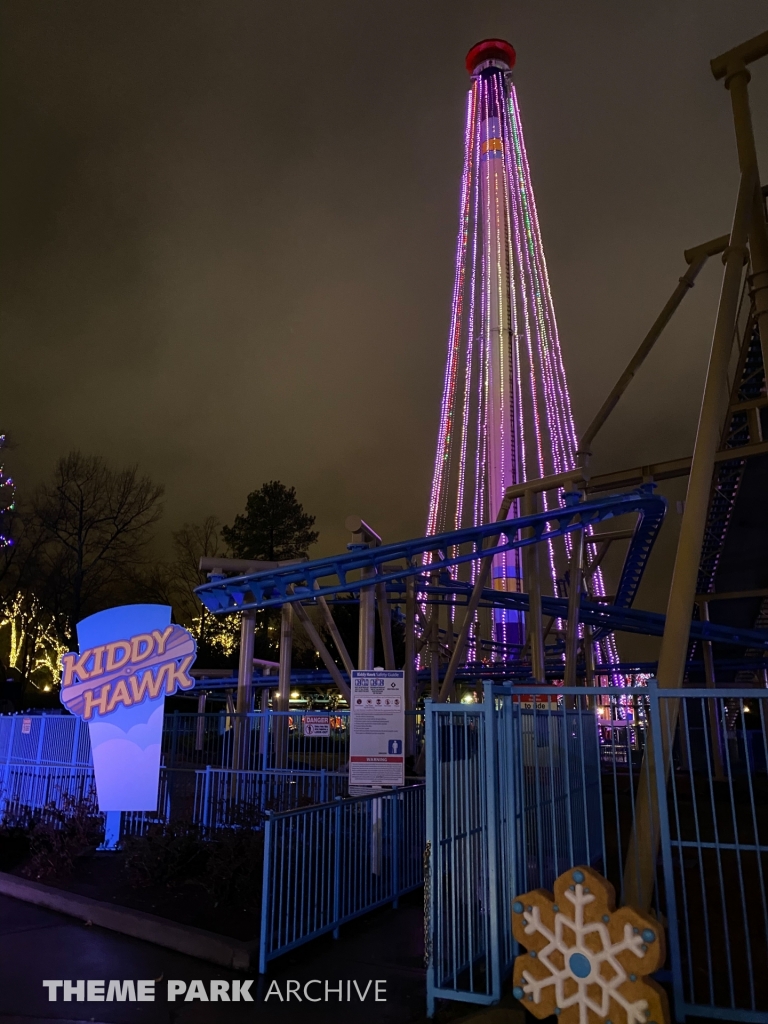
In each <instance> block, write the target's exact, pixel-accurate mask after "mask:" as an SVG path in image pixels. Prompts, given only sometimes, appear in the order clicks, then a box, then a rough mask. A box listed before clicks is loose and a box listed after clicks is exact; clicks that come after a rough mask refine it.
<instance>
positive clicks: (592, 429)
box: [577, 235, 728, 462]
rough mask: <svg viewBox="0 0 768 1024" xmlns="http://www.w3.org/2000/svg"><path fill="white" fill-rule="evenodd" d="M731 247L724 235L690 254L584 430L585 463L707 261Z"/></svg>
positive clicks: (582, 449)
mask: <svg viewBox="0 0 768 1024" xmlns="http://www.w3.org/2000/svg"><path fill="white" fill-rule="evenodd" d="M727 244H728V236H727V235H724V236H723V237H722V238H716V239H713V240H712V241H711V242H707V243H706V245H704V246H700V247H698V248H696V249H693V250H690V252H689V253H687V254H686V255H690V256H691V261H690V266H689V267H688V269H687V270H686V272H685V273H684V274H683V276H682V277H681V278H680V281H679V283H678V285H677V287H676V288H675V290H674V291H673V292H672V295H671V296H670V297H669V300H668V301H667V304H666V305H665V306H664V308H663V309H662V311H661V312H660V313H659V315H658V316H657V317H656V319H655V320H654V322H653V325H652V326H651V329H650V330H649V331H648V333H647V334H646V336H645V337H644V338H643V340H642V342H641V343H640V347H639V348H638V350H637V352H635V354H634V355H633V356H632V358H631V359H630V361H629V365H628V366H627V368H626V370H625V371H624V373H622V375H621V376H620V377H619V379H618V380H617V381H616V383H615V384H614V386H613V389H612V391H611V393H610V394H609V395H608V397H607V398H606V400H605V401H604V402H603V404H602V405H601V406H600V409H599V410H598V412H597V415H596V416H595V418H594V419H593V420H592V422H591V423H590V425H589V426H588V427H587V429H586V430H585V431H584V434H583V436H582V438H581V440H580V441H579V451H578V453H577V454H578V455H579V457H580V460H581V461H582V462H586V461H588V459H589V456H590V455H591V454H592V442H593V441H594V439H595V437H596V436H597V434H598V432H599V431H600V429H601V428H602V427H603V425H604V424H605V421H606V420H607V419H608V417H609V416H610V415H611V413H612V412H613V410H614V409H615V408H616V406H617V404H618V402H619V399H620V398H621V396H622V395H623V394H624V392H625V391H626V390H627V388H628V387H629V385H630V384H631V383H632V379H633V377H634V376H635V374H636V373H637V371H638V370H639V369H640V367H641V366H642V365H643V363H644V362H645V360H646V358H647V356H648V354H649V353H650V351H651V349H652V348H653V346H654V345H655V344H656V342H657V341H658V340H659V338H660V337H661V334H662V332H663V331H664V328H665V327H666V326H667V324H668V323H669V321H670V320H671V319H672V316H673V314H674V312H675V310H676V309H677V307H678V306H679V305H680V303H681V302H682V301H683V299H684V298H685V296H686V295H687V294H688V292H689V291H690V289H691V288H693V285H694V282H695V280H696V278H697V277H698V276H699V273H700V271H701V268H702V267H703V266H704V264H705V263H706V262H707V259H708V257H710V256H713V255H715V254H716V253H718V252H722V251H723V249H724V248H725V246H726V245H727Z"/></svg>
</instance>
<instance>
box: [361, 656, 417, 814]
mask: <svg viewBox="0 0 768 1024" xmlns="http://www.w3.org/2000/svg"><path fill="white" fill-rule="evenodd" d="M351 683H352V687H351V688H352V703H351V710H350V730H349V791H350V793H351V794H352V795H357V794H359V793H369V792H370V791H371V790H372V789H383V788H386V787H390V786H403V785H405V672H403V671H385V670H384V669H374V670H373V671H370V672H368V671H363V670H355V671H353V672H352V680H351Z"/></svg>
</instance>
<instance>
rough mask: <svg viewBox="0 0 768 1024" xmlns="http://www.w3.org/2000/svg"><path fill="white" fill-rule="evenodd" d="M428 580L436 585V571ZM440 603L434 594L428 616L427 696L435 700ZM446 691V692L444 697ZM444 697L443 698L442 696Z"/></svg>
mask: <svg viewBox="0 0 768 1024" xmlns="http://www.w3.org/2000/svg"><path fill="white" fill-rule="evenodd" d="M430 582H431V584H432V586H433V587H435V588H436V587H437V573H434V572H433V573H432V575H431V577H430ZM439 615H440V605H439V604H438V603H437V594H435V595H434V601H433V603H432V609H431V614H430V616H429V680H430V691H429V696H430V697H431V699H432V700H437V699H438V697H439V695H440V618H439ZM447 696H448V693H446V698H447ZM444 699H445V698H444Z"/></svg>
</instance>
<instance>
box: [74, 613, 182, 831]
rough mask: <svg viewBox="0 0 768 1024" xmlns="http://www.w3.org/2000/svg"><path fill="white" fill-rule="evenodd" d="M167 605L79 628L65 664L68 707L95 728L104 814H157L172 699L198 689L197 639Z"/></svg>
mask: <svg viewBox="0 0 768 1024" xmlns="http://www.w3.org/2000/svg"><path fill="white" fill-rule="evenodd" d="M170 620H171V609H170V608H169V607H168V606H166V605H157V604H134V605H124V606H123V607H121V608H108V609H107V610H106V611H103V612H98V613H97V614H96V615H91V616H89V618H87V619H83V621H82V622H79V623H78V625H77V638H78V646H79V648H80V651H79V653H74V652H71V653H69V654H65V655H64V656H63V657H62V659H61V669H62V672H61V700H62V703H63V704H64V705H65V706H66V707H67V708H68V709H69V710H70V711H71V712H72V713H73V714H75V715H79V716H80V717H81V718H82V719H84V720H85V721H86V722H87V723H88V730H89V733H90V739H91V750H92V753H93V767H94V772H95V775H96V790H97V792H98V797H99V808H100V810H102V811H151V810H156V808H157V791H158V782H159V778H160V746H161V741H162V733H163V711H164V706H165V698H166V696H167V695H170V694H172V693H175V692H176V690H177V689H179V688H180V689H182V690H188V689H191V687H193V686H194V680H193V679H192V677H191V676H190V675H189V670H190V669H191V667H192V663H193V662H194V660H195V650H196V647H195V640H194V637H192V636H191V635H190V634H189V633H188V632H187V631H186V629H183V628H182V627H181V626H177V625H172V624H171V621H170Z"/></svg>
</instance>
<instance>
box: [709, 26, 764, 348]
mask: <svg viewBox="0 0 768 1024" xmlns="http://www.w3.org/2000/svg"><path fill="white" fill-rule="evenodd" d="M765 56H768V32H763V33H762V34H761V35H759V36H755V38H754V39H749V40H748V41H747V42H746V43H742V44H741V45H740V46H737V47H735V48H734V49H733V50H729V51H728V53H724V54H722V55H721V56H720V57H715V59H714V60H713V61H712V62H711V68H712V74H713V75H714V76H715V78H716V79H720V78H724V79H725V87H726V89H727V90H728V92H729V93H730V97H731V108H732V110H733V126H734V129H735V132H736V150H737V152H738V156H739V170H740V171H741V176H742V179H744V178H747V179H749V180H751V181H752V188H753V192H752V195H751V197H750V199H751V209H750V212H751V218H750V223H749V249H750V257H751V263H752V266H751V277H750V290H751V293H752V299H753V302H754V308H755V317H756V318H757V323H758V329H759V331H760V343H761V347H762V350H763V365H764V366H766V367H768V226H766V221H765V206H764V204H763V197H762V190H761V188H760V169H759V167H758V163H757V149H756V147H755V133H754V130H753V127H752V113H751V111H750V106H749V79H750V74H749V71H748V70H747V64H751V63H752V62H753V61H756V60H759V59H760V58H761V57H765Z"/></svg>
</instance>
